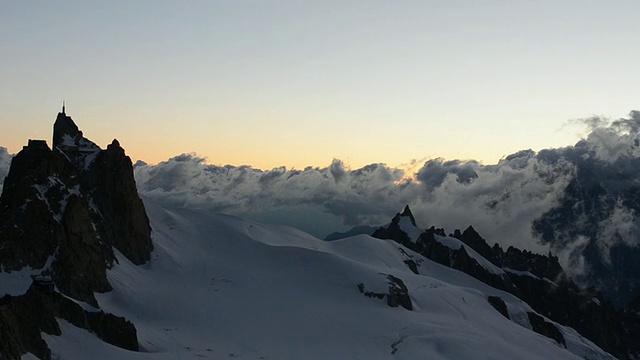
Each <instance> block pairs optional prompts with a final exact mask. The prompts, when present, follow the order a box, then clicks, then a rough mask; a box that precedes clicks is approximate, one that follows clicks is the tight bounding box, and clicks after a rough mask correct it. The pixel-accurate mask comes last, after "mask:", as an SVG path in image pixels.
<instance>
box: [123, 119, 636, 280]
mask: <svg viewBox="0 0 640 360" xmlns="http://www.w3.org/2000/svg"><path fill="white" fill-rule="evenodd" d="M580 122H581V123H583V124H584V125H585V126H586V127H587V128H588V131H589V133H588V135H587V136H585V138H584V139H583V140H581V141H579V142H578V143H577V144H576V145H574V146H568V147H564V148H559V149H546V150H542V151H539V152H537V153H536V152H534V151H532V150H523V151H520V152H517V153H515V154H512V155H509V156H507V157H505V158H503V159H502V160H501V161H500V162H499V163H498V164H495V165H483V164H480V163H478V162H476V161H461V160H452V161H446V160H444V159H432V160H428V161H426V162H425V163H424V165H423V166H422V167H421V168H419V170H418V171H417V172H416V173H415V174H407V173H405V171H403V170H401V169H395V168H390V167H388V166H386V165H384V164H371V165H368V166H365V167H362V168H360V169H350V168H348V167H347V166H346V165H345V164H344V163H343V162H342V161H340V160H337V159H334V160H333V162H332V163H331V164H330V165H329V166H327V167H325V168H306V169H304V170H291V169H286V168H276V169H272V170H267V171H265V170H259V169H254V168H251V167H248V166H229V165H227V166H216V165H208V164H206V162H205V159H203V158H201V157H198V156H197V155H195V154H182V155H180V156H176V157H174V158H171V159H169V160H167V161H165V162H162V163H160V164H158V165H155V166H148V165H146V164H138V166H136V168H135V173H136V179H137V182H138V186H139V189H140V192H141V194H142V195H143V196H146V197H148V198H152V199H155V200H157V201H160V202H164V203H168V204H172V205H178V206H185V207H192V208H204V209H209V210H212V211H219V212H225V213H230V214H236V215H240V216H245V217H249V218H254V219H257V220H262V221H266V222H272V223H281V224H287V225H292V226H296V227H300V228H302V229H304V230H307V231H309V232H311V233H313V234H314V235H316V236H319V237H323V236H325V235H326V234H328V233H330V232H332V231H336V230H346V229H348V228H350V227H352V226H356V225H381V224H385V223H387V222H388V221H389V220H390V219H391V217H392V216H393V215H394V214H395V213H396V212H397V211H400V210H401V209H402V207H403V206H404V205H405V204H409V205H410V206H411V208H412V210H413V212H414V214H415V215H416V219H417V221H418V224H419V226H421V227H423V228H427V227H429V226H431V225H435V226H436V227H443V228H445V229H446V230H447V231H448V232H452V231H453V230H454V229H456V228H461V229H462V228H466V227H467V226H469V225H473V226H474V227H475V228H476V229H477V230H478V231H479V232H480V233H481V234H482V235H483V236H484V237H485V238H487V240H488V241H489V242H490V243H493V242H498V243H500V244H501V245H503V246H509V245H515V246H518V247H521V248H526V249H530V250H534V251H538V252H546V251H549V250H551V251H553V252H554V253H556V254H558V255H559V256H560V257H561V259H562V260H563V263H564V265H565V266H566V267H569V268H570V269H574V270H575V271H576V273H577V272H586V271H588V270H589V268H590V261H589V260H587V259H585V258H584V255H583V253H584V251H583V250H584V249H585V247H586V246H587V245H588V244H590V242H593V241H596V244H597V246H596V247H597V249H598V252H599V256H600V258H601V260H602V261H603V263H606V262H607V261H608V258H609V250H610V249H611V248H612V247H615V246H617V245H619V244H625V245H628V246H637V245H638V236H637V235H638V234H637V233H638V226H637V211H640V209H638V208H636V207H634V206H632V201H630V200H629V196H631V195H629V194H630V191H634V189H636V188H638V186H639V185H638V181H640V180H639V179H640V160H639V159H640V147H639V144H640V141H639V137H638V131H639V130H640V112H638V111H633V112H631V113H630V116H629V118H623V119H618V120H614V121H610V120H608V119H604V118H601V117H592V118H588V119H582V120H580ZM576 189H583V190H584V191H582V192H580V191H578V190H576ZM594 189H596V190H597V191H594ZM638 197H639V198H640V196H638ZM585 201H589V202H591V203H592V204H590V205H589V206H587V205H586V203H585ZM593 204H601V205H593ZM593 211H595V212H597V213H598V215H597V216H596V215H594V214H592V213H591V212H593ZM560 215H562V216H560ZM594 216H596V217H594ZM561 220H562V221H561ZM594 234H595V235H594ZM594 239H595V240H594ZM591 262H593V261H592V260H591Z"/></svg>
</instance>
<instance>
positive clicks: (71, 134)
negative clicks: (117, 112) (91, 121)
mask: <svg viewBox="0 0 640 360" xmlns="http://www.w3.org/2000/svg"><path fill="white" fill-rule="evenodd" d="M53 130H54V136H53V148H52V149H51V148H49V146H48V145H47V144H46V141H44V140H29V143H28V145H27V146H25V147H24V148H23V150H22V151H20V152H19V153H18V154H17V155H16V156H15V157H14V158H13V160H12V162H11V166H10V169H9V173H8V175H7V178H6V181H5V184H4V187H3V191H2V195H1V196H0V268H1V269H4V270H5V271H13V270H19V269H21V268H23V267H25V266H29V267H31V268H33V269H41V270H42V272H43V273H50V274H52V276H53V280H54V282H55V284H56V286H57V288H58V289H59V290H60V291H61V292H63V293H64V294H66V295H68V296H71V297H74V298H76V299H78V300H82V301H86V302H88V303H91V304H94V305H95V304H96V301H95V298H94V296H93V292H96V291H97V292H104V291H108V290H110V288H111V287H110V285H109V283H108V281H107V279H106V269H107V268H108V267H110V266H111V264H112V263H113V261H114V260H115V255H114V250H113V249H117V250H118V251H120V252H121V253H122V254H123V255H124V256H126V257H127V258H128V259H129V260H131V261H132V262H133V263H135V264H142V263H144V262H146V261H147V260H149V258H150V253H151V250H152V248H153V246H152V242H151V236H150V227H149V221H148V218H147V214H146V211H145V208H144V205H143V203H142V201H141V200H140V197H139V196H138V193H137V190H136V186H135V180H134V178H133V167H132V164H131V159H130V158H129V157H128V156H126V154H125V151H124V149H122V147H121V146H120V144H119V142H118V141H117V140H114V141H113V142H112V143H111V144H110V145H109V146H108V147H107V149H106V150H102V149H100V148H99V147H98V146H97V145H96V144H95V143H93V142H91V141H90V140H88V139H86V138H85V137H84V136H83V134H82V132H81V131H80V130H79V129H78V127H77V126H76V124H75V123H74V122H73V120H72V119H71V117H69V116H67V115H66V114H65V112H64V110H63V112H61V113H59V114H58V116H57V118H56V121H55V124H54V129H53Z"/></svg>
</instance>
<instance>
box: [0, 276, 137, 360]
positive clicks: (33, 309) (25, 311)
mask: <svg viewBox="0 0 640 360" xmlns="http://www.w3.org/2000/svg"><path fill="white" fill-rule="evenodd" d="M56 318H60V319H64V320H66V321H68V322H70V323H72V324H73V325H75V326H77V327H80V328H83V329H87V330H88V331H90V332H93V333H95V334H96V335H97V336H98V337H99V338H100V339H102V340H104V341H106V342H108V343H110V344H112V345H115V346H118V347H121V348H124V349H128V350H133V351H137V350H138V337H137V332H136V329H135V327H134V326H133V324H132V323H130V322H129V321H127V320H126V319H124V318H121V317H117V316H114V315H112V314H106V313H104V312H102V311H99V312H88V311H85V310H84V309H82V307H80V306H79V305H78V304H76V303H75V302H73V301H71V300H69V299H68V298H66V297H64V296H63V295H61V294H60V293H58V292H53V291H51V292H49V291H45V290H44V289H43V288H41V287H39V286H38V285H36V284H35V283H34V284H33V285H32V286H31V287H30V288H29V290H28V291H27V292H26V293H25V294H24V295H21V296H8V295H7V296H5V297H3V298H1V299H0V330H2V333H1V334H2V335H3V336H2V337H0V354H3V355H4V356H5V357H6V358H8V359H19V358H20V356H21V355H22V354H24V353H26V352H30V353H32V354H34V355H36V356H37V357H39V358H40V359H51V350H49V347H48V346H47V344H46V343H45V342H44V340H43V339H42V336H41V332H45V333H47V334H49V335H61V334H62V331H61V330H60V325H59V324H58V321H57V320H56ZM5 334H6V336H5Z"/></svg>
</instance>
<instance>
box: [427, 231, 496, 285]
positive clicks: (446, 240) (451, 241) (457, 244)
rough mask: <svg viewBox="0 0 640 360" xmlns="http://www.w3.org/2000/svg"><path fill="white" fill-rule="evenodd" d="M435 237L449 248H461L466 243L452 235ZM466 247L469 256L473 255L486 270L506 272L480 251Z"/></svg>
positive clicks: (493, 272) (494, 272)
mask: <svg viewBox="0 0 640 360" xmlns="http://www.w3.org/2000/svg"><path fill="white" fill-rule="evenodd" d="M435 238H436V241H437V242H439V243H440V244H442V245H444V246H446V247H448V248H449V249H453V250H460V248H461V247H462V246H464V243H463V242H462V241H460V240H458V239H456V238H454V237H451V236H440V235H435ZM464 249H465V251H466V252H467V254H469V256H471V257H472V258H473V259H474V260H476V261H477V262H478V264H480V266H482V267H483V268H485V270H487V271H488V272H490V273H492V274H495V275H502V274H504V270H503V269H501V268H499V267H497V266H495V265H494V264H493V263H491V261H489V260H487V259H485V258H484V257H483V256H482V255H480V254H478V252H477V251H475V250H473V249H472V248H471V247H470V246H464Z"/></svg>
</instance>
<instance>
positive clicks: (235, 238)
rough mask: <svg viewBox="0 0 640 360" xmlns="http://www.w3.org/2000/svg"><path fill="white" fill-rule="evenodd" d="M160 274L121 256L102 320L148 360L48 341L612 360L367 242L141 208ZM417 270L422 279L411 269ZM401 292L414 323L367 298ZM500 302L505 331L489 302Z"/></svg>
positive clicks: (185, 354) (59, 352)
mask: <svg viewBox="0 0 640 360" xmlns="http://www.w3.org/2000/svg"><path fill="white" fill-rule="evenodd" d="M146 207H147V211H148V213H149V217H150V220H151V225H152V229H153V236H154V245H155V250H154V252H153V254H152V260H151V261H150V262H148V263H147V264H145V265H143V266H135V265H133V264H132V263H130V262H129V261H128V260H127V259H126V258H125V257H124V256H121V255H120V254H118V261H119V264H118V265H116V266H115V267H114V268H113V269H112V270H110V271H109V273H108V279H109V281H110V283H111V284H112V285H113V288H114V290H113V291H111V292H109V293H106V294H96V297H97V299H98V303H99V305H100V307H101V308H102V309H104V310H105V311H108V312H111V313H114V314H117V315H121V316H125V317H126V318H127V319H129V320H131V321H132V322H133V323H134V324H135V326H136V328H137V329H138V338H139V342H140V344H141V346H142V348H143V349H144V351H145V353H135V352H129V351H126V350H122V349H120V348H117V347H113V346H111V345H108V344H106V343H103V342H101V341H100V340H99V339H98V338H97V337H95V336H94V335H93V334H90V333H89V332H87V331H85V330H81V329H78V328H75V327H74V326H72V325H70V324H69V323H66V322H64V321H60V325H61V328H62V331H63V334H62V336H59V337H56V336H50V335H46V334H43V337H44V339H45V341H46V342H47V343H48V344H49V346H50V347H51V349H52V351H53V354H54V356H59V357H60V358H61V359H81V358H91V359H201V358H209V359H418V358H421V359H514V358H520V359H582V358H589V359H608V358H610V357H609V356H608V355H607V354H605V353H604V352H602V351H601V350H599V349H598V348H597V347H596V346H595V345H593V344H592V343H590V342H589V341H588V340H586V339H583V338H582V337H580V336H579V335H578V334H577V333H576V332H575V331H573V330H572V329H568V328H564V327H562V326H559V325H558V328H559V329H560V331H561V332H562V333H563V335H564V338H565V340H566V342H567V349H565V348H564V347H563V346H562V345H559V344H558V343H556V342H555V341H554V340H552V339H550V338H547V337H544V336H542V335H539V334H537V333H535V332H533V331H532V330H530V329H529V328H530V325H529V322H528V318H527V314H526V312H528V311H532V310H531V308H530V307H529V306H528V305H527V304H525V303H523V302H521V301H520V300H518V299H517V298H515V297H513V296H511V295H510V294H508V293H505V292H503V291H499V290H496V289H493V288H491V287H489V286H488V285H485V284H483V283H481V282H479V281H477V280H475V279H474V278H472V277H470V276H468V275H466V274H464V273H462V272H459V271H456V270H453V269H451V268H447V267H444V266H441V265H439V264H437V263H435V262H432V261H430V260H428V259H425V258H423V257H422V256H420V255H418V254H416V253H413V252H412V251H410V250H408V249H406V248H403V247H402V246H400V245H398V244H397V243H395V242H393V241H386V240H379V239H374V238H372V237H369V236H366V235H359V236H355V237H351V238H347V239H343V240H339V241H334V242H324V241H321V240H318V239H316V238H314V237H312V236H310V235H308V234H306V233H303V232H301V231H298V230H294V229H291V228H287V227H279V226H266V225H260V224H256V223H252V222H249V221H245V220H242V219H239V218H235V217H230V216H225V215H216V214H208V213H204V212H195V211H190V210H185V209H165V208H162V207H160V206H158V205H156V204H154V203H152V202H150V201H147V202H146ZM409 257H411V258H412V259H413V260H414V261H416V263H418V264H419V268H418V269H419V272H420V274H419V275H418V274H414V273H413V272H412V271H411V270H410V269H409V268H408V267H407V266H406V265H405V263H404V261H405V260H407V259H409ZM387 275H393V276H395V277H397V278H399V279H401V280H402V282H403V283H404V284H406V286H407V288H408V291H409V295H410V297H411V301H412V303H413V310H412V311H409V310H406V309H404V308H402V307H395V308H392V307H389V306H388V305H387V302H386V300H384V299H378V298H375V297H366V296H365V295H364V294H363V293H362V291H360V289H359V287H358V285H359V284H361V286H362V287H363V288H364V290H365V292H368V291H371V292H375V293H387V292H388V291H389V282H388V278H387ZM488 296H499V297H500V298H502V299H503V300H504V302H505V303H506V305H507V308H508V312H509V315H510V317H511V319H512V320H508V319H507V318H505V317H504V316H503V315H501V314H500V313H499V312H498V311H497V310H496V309H494V308H493V307H492V306H491V305H490V304H489V303H488V301H487V298H488Z"/></svg>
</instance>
